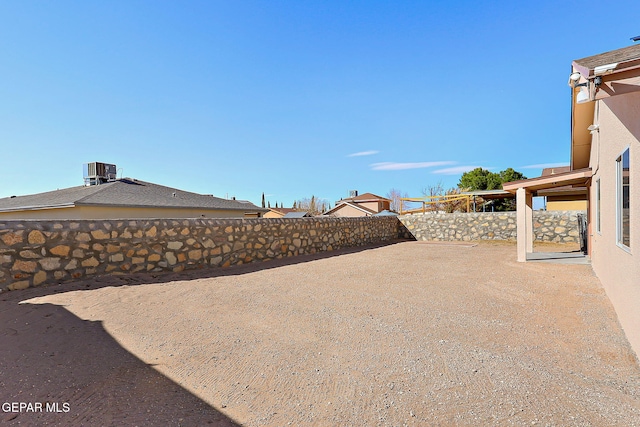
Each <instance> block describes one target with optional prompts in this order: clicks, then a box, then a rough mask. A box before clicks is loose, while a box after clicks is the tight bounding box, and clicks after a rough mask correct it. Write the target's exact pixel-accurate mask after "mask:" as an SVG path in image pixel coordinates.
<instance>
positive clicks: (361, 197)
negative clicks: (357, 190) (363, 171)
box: [343, 193, 390, 202]
mask: <svg viewBox="0 0 640 427" xmlns="http://www.w3.org/2000/svg"><path fill="white" fill-rule="evenodd" d="M374 200H390V199H387V198H385V197H380V196H377V195H375V194H373V193H364V194H361V195H359V196H356V197H349V198H348V199H343V201H349V202H351V201H354V202H365V201H374Z"/></svg>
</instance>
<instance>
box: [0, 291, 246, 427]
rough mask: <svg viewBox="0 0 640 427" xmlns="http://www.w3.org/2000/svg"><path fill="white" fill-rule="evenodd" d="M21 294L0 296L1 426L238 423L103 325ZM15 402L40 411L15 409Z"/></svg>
mask: <svg viewBox="0 0 640 427" xmlns="http://www.w3.org/2000/svg"><path fill="white" fill-rule="evenodd" d="M18 293H19V291H17V292H15V293H13V292H12V293H11V294H12V295H11V298H8V295H7V294H3V295H2V297H0V404H2V405H3V406H2V408H0V424H2V425H27V426H36V425H60V426H70V425H76V426H94V425H95V426H107V425H114V426H115V425H137V426H176V425H185V426H187V425H188V426H206V425H212V426H236V425H240V424H239V423H236V422H235V421H234V420H232V419H230V418H228V417H227V416H225V415H224V414H222V413H221V412H220V411H218V410H217V409H216V408H214V407H211V406H210V405H208V404H207V403H205V402H204V401H203V400H201V399H199V398H198V397H197V396H194V395H193V394H191V393H189V392H188V391H186V390H185V389H183V388H182V387H181V386H180V385H178V384H176V383H174V382H173V381H171V380H169V379H168V378H166V377H165V376H164V375H162V374H160V373H159V372H157V371H156V370H155V369H154V368H153V367H152V366H149V365H146V364H145V363H143V362H141V361H140V360H139V359H138V358H137V357H135V356H133V355H132V354H130V353H129V352H127V351H126V350H125V349H124V348H123V347H121V346H120V345H119V344H118V342H116V341H115V340H114V339H113V338H112V337H111V335H109V334H108V333H107V332H106V331H105V330H104V328H103V326H102V324H101V322H92V321H85V320H81V319H79V318H78V317H76V316H75V315H73V314H71V313H70V312H68V311H67V310H66V309H64V307H60V306H57V305H52V304H42V305H33V304H20V303H19V301H20V300H23V298H16V296H17V294H18ZM12 402H17V403H18V404H20V403H24V404H32V409H33V410H36V412H27V409H29V408H28V407H27V408H24V409H23V411H22V412H13V411H12V408H11V406H10V404H11V403H12ZM38 404H40V405H41V407H42V408H41V411H39V410H38V409H39V407H38ZM18 410H19V406H18Z"/></svg>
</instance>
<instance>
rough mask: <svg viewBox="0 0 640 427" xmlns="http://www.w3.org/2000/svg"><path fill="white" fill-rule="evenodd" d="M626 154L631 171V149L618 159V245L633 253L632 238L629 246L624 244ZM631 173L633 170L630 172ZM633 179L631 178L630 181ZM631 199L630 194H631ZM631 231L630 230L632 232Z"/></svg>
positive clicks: (623, 152)
mask: <svg viewBox="0 0 640 427" xmlns="http://www.w3.org/2000/svg"><path fill="white" fill-rule="evenodd" d="M625 154H626V155H627V156H628V157H629V169H631V151H630V147H627V148H626V149H624V150H623V151H622V153H620V155H619V156H618V158H617V159H616V244H617V245H618V247H620V248H622V249H623V250H625V251H627V252H631V248H630V245H631V238H630V236H629V242H628V243H629V245H627V244H625V243H624V231H623V227H624V220H623V215H624V211H623V194H624V190H623V172H624V171H623V169H624V168H623V166H624V162H623V158H624V156H625ZM629 172H631V170H629ZM630 178H631V177H629V179H630ZM629 197H630V194H629ZM629 202H631V200H629ZM629 227H631V222H629ZM630 231H631V230H629V232H630Z"/></svg>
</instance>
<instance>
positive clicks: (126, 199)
mask: <svg viewBox="0 0 640 427" xmlns="http://www.w3.org/2000/svg"><path fill="white" fill-rule="evenodd" d="M73 206H119V207H146V208H148V207H155V208H160V207H162V208H200V209H217V210H247V209H251V210H253V211H260V212H267V211H268V209H263V208H259V207H258V206H255V205H254V204H253V203H251V202H248V201H240V200H228V199H221V198H219V197H214V196H210V195H204V194H197V193H191V192H189V191H183V190H179V189H177V188H171V187H165V186H163V185H158V184H153V183H150V182H145V181H140V180H136V179H132V178H123V179H118V180H116V181H112V182H107V183H104V184H100V185H90V186H79V187H71V188H65V189H62V190H55V191H49V192H46V193H38V194H31V195H27V196H13V197H5V198H2V199H0V211H15V210H25V209H46V208H54V207H73Z"/></svg>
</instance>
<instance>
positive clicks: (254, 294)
mask: <svg viewBox="0 0 640 427" xmlns="http://www.w3.org/2000/svg"><path fill="white" fill-rule="evenodd" d="M545 250H547V249H545ZM515 258H516V251H515V245H514V244H495V243H494V244H478V245H475V246H473V245H466V244H465V245H449V244H440V245H434V244H426V243H421V242H401V243H396V244H392V245H387V246H377V247H369V248H366V249H358V250H351V251H340V252H334V253H331V254H329V255H325V256H318V255H316V256H310V257H300V258H297V259H293V260H283V261H273V262H268V263H262V264H259V265H256V264H254V265H247V266H242V267H238V268H229V269H224V270H215V271H213V270H212V271H198V272H194V273H186V274H185V273H182V274H180V275H173V274H172V275H156V276H151V275H136V276H126V277H125V276H120V277H99V278H96V279H92V280H86V281H83V282H78V283H76V284H73V285H70V284H66V285H63V286H50V287H45V288H36V289H28V290H25V291H15V292H9V293H2V294H0V322H1V323H0V400H1V401H0V403H1V404H2V405H3V406H2V411H1V412H0V424H2V425H26V426H34V425H74V426H75V425H78V426H79V425H82V426H92V425H96V426H103V425H138V426H146V425H149V426H158V425H184V426H204V425H215V426H219V425H220V426H235V425H242V426H286V425H292V426H300V425H314V426H403V425H408V426H450V425H470V426H471V425H472V426H478V425H500V426H503V425H506V426H508V425H515V426H523V425H529V426H530V425H542V426H634V425H638V426H640V367H639V365H638V362H637V359H636V357H635V355H634V353H633V351H632V350H631V348H630V347H629V344H628V342H627V341H626V339H625V337H624V335H623V332H622V330H621V328H620V325H619V324H618V322H617V319H616V317H615V313H614V310H613V308H612V306H611V304H610V302H609V300H608V299H607V297H606V295H605V293H604V290H603V288H602V286H601V285H600V283H599V281H598V280H597V278H596V277H595V276H594V275H593V273H592V270H591V268H590V266H588V265H555V264H548V263H526V264H521V263H517V262H516V261H515ZM12 403H13V404H14V405H13V406H12V405H11V404H12ZM21 403H23V404H24V405H25V408H24V410H22V411H19V410H17V409H18V408H20V404H21ZM28 404H31V409H32V411H29V407H28V406H27V405H28ZM37 404H41V405H42V410H41V411H37ZM13 408H16V411H13Z"/></svg>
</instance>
